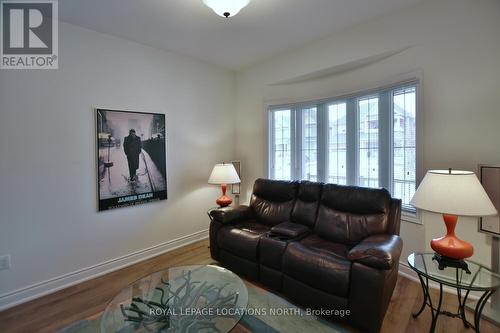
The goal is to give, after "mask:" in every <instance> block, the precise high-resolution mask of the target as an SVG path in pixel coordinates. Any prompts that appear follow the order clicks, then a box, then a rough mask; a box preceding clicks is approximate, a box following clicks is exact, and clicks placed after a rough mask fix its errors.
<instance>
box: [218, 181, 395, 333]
mask: <svg viewBox="0 0 500 333" xmlns="http://www.w3.org/2000/svg"><path fill="white" fill-rule="evenodd" d="M400 212H401V201H400V200H398V199H393V198H391V195H390V194H389V192H388V191H387V190H385V189H372V188H363V187H355V186H342V185H335V184H323V183H317V182H309V181H301V182H297V181H276V180H267V179H258V180H257V181H256V182H255V184H254V188H253V194H252V197H251V199H250V205H249V206H238V207H236V208H234V209H232V208H220V209H216V210H213V211H211V212H210V215H211V218H212V221H211V224H210V252H211V256H212V258H213V259H215V260H217V261H218V262H220V263H221V264H222V265H224V266H226V267H227V268H228V269H230V270H232V271H233V272H235V273H237V274H239V275H241V276H243V277H246V278H248V279H251V280H255V281H258V282H260V283H262V284H263V285H265V286H267V287H268V288H270V289H272V290H275V291H277V292H278V293H280V294H282V295H284V296H285V297H287V298H289V299H290V300H291V301H293V302H295V303H297V304H300V305H303V306H305V307H308V308H311V309H315V310H331V313H334V311H335V310H344V311H346V310H348V311H349V315H348V316H345V317H343V318H342V317H336V316H331V319H334V320H345V321H347V322H348V323H349V324H351V325H353V326H354V327H357V328H359V329H361V330H362V331H363V332H378V331H379V330H380V327H381V325H382V321H383V319H384V316H385V312H386V310H387V307H388V305H389V302H390V299H391V295H392V292H393V290H394V287H395V284H396V281H397V276H398V263H399V257H400V254H401V249H402V240H401V238H400V237H399V236H398V235H399V226H400Z"/></svg>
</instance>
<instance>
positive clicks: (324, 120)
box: [316, 103, 328, 182]
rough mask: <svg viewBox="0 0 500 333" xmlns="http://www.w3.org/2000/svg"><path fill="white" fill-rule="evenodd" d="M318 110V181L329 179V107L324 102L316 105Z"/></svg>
mask: <svg viewBox="0 0 500 333" xmlns="http://www.w3.org/2000/svg"><path fill="white" fill-rule="evenodd" d="M316 110H317V111H316V112H317V147H316V149H317V150H316V151H317V155H316V157H317V161H316V164H317V172H318V181H320V182H326V181H327V175H326V174H327V170H328V169H327V168H328V165H327V160H328V158H327V156H328V117H327V114H326V113H327V107H326V105H325V104H324V103H323V104H318V105H317V106H316Z"/></svg>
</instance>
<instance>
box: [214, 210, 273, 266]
mask: <svg viewBox="0 0 500 333" xmlns="http://www.w3.org/2000/svg"><path fill="white" fill-rule="evenodd" d="M270 229H271V227H270V226H267V225H265V224H262V223H258V222H256V221H255V220H249V221H246V222H241V223H238V224H236V225H226V226H224V227H222V228H221V229H220V230H219V233H218V235H217V244H218V245H219V247H220V248H221V249H224V250H226V251H228V252H230V253H232V254H234V255H237V256H239V257H242V258H245V259H249V260H252V261H255V262H256V261H257V256H258V246H259V240H260V238H261V237H262V235H264V234H265V233H266V232H268V231H269V230H270Z"/></svg>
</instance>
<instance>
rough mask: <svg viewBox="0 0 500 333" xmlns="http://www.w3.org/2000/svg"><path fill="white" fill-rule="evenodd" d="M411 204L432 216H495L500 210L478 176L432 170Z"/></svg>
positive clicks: (456, 171)
mask: <svg viewBox="0 0 500 333" xmlns="http://www.w3.org/2000/svg"><path fill="white" fill-rule="evenodd" d="M410 204H412V205H413V206H415V207H416V208H419V209H423V210H427V211H430V212H435V213H441V214H450V215H461V216H492V215H496V214H497V210H496V209H495V206H493V203H492V202H491V200H490V198H489V197H488V194H486V191H485V190H484V188H483V186H482V185H481V183H480V182H479V180H478V179H477V177H476V175H475V174H474V172H471V171H460V170H451V172H450V170H429V171H428V172H427V174H426V175H425V177H424V179H423V180H422V182H421V183H420V186H419V187H418V189H417V191H416V192H415V195H414V196H413V198H412V199H411V201H410Z"/></svg>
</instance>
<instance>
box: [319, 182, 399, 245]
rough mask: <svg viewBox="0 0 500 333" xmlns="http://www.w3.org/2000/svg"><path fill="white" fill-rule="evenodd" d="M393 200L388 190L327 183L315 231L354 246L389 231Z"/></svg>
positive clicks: (338, 241)
mask: <svg viewBox="0 0 500 333" xmlns="http://www.w3.org/2000/svg"><path fill="white" fill-rule="evenodd" d="M391 204H392V199H391V195H390V194H389V192H388V191H387V190H386V189H372V188H365V187H356V186H343V185H335V184H326V185H324V187H323V191H322V194H321V200H320V206H319V209H318V215H317V220H316V224H315V227H314V233H316V234H318V235H319V236H320V237H322V238H325V239H327V240H330V241H332V242H337V243H342V244H347V245H354V244H356V243H359V242H360V241H361V240H363V239H364V238H366V237H368V236H370V235H374V234H380V233H387V232H388V227H389V215H390V211H391Z"/></svg>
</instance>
